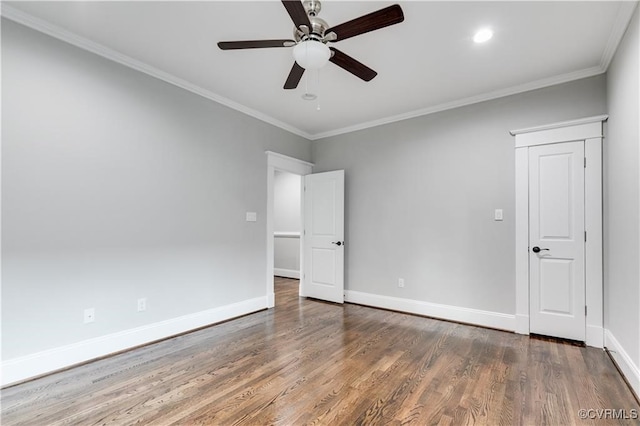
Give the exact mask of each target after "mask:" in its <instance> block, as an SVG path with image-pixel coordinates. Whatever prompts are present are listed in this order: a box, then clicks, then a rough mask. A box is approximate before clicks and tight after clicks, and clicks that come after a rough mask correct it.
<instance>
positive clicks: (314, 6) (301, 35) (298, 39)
mask: <svg viewBox="0 0 640 426" xmlns="http://www.w3.org/2000/svg"><path fill="white" fill-rule="evenodd" d="M282 4H283V5H284V7H285V9H287V12H288V13H289V16H290V17H291V20H292V21H293V23H294V25H295V28H294V30H293V36H294V39H293V40H290V39H284V40H244V41H221V42H219V43H218V47H219V48H220V49H222V50H235V49H259V48H266V47H293V57H294V59H295V62H294V63H293V68H291V71H290V72H289V76H288V77H287V80H286V82H285V83H284V88H285V89H295V88H296V87H298V83H299V82H300V79H301V78H302V75H303V74H304V71H305V69H317V68H321V67H322V66H324V65H325V64H326V63H327V62H328V61H330V62H333V63H334V64H336V65H337V66H339V67H340V68H343V69H344V70H346V71H348V72H350V73H351V74H353V75H355V76H356V77H359V78H361V79H362V80H364V81H370V80H371V79H373V78H374V77H375V76H376V75H377V74H378V73H377V72H375V71H374V70H372V69H371V68H369V67H367V66H366V65H364V64H363V63H361V62H359V61H357V60H355V59H354V58H352V57H351V56H349V55H347V54H346V53H343V52H341V51H340V50H338V49H336V48H335V47H329V46H328V45H327V44H328V43H331V42H337V41H341V40H345V39H347V38H351V37H355V36H357V35H360V34H364V33H367V32H369V31H374V30H378V29H380V28H384V27H388V26H389V25H394V24H398V23H400V22H402V21H404V15H403V13H402V9H401V8H400V6H399V5H397V4H394V5H392V6H388V7H385V8H383V9H380V10H378V11H375V12H372V13H369V14H367V15H363V16H361V17H359V18H356V19H352V20H351V21H348V22H345V23H342V24H340V25H336V26H333V27H330V26H329V25H328V24H327V22H326V21H324V20H323V19H321V18H318V13H319V12H320V9H321V5H320V1H319V0H305V1H304V2H302V1H300V0H282Z"/></svg>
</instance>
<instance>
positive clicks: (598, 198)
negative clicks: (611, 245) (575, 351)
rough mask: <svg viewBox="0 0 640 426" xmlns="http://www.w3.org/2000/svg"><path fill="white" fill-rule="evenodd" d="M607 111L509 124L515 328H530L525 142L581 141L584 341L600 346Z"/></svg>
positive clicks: (524, 330)
mask: <svg viewBox="0 0 640 426" xmlns="http://www.w3.org/2000/svg"><path fill="white" fill-rule="evenodd" d="M607 118H608V116H607V115H600V116H596V117H588V118H583V119H579V120H572V121H565V122H561V123H555V124H549V125H545V126H538V127H531V128H526V129H520V130H512V131H511V132H510V133H511V135H512V136H515V163H516V176H515V186H516V217H515V219H516V253H515V258H516V330H515V331H516V333H519V334H529V147H530V146H535V145H546V144H552V143H562V142H573V141H584V149H585V158H586V168H585V182H584V183H585V230H586V232H587V242H586V243H585V286H586V289H585V290H586V292H585V296H586V305H587V308H588V309H587V322H586V342H585V343H586V344H587V345H588V346H594V347H597V348H602V347H604V315H603V293H604V289H603V259H602V141H603V138H604V136H603V122H604V121H606V120H607Z"/></svg>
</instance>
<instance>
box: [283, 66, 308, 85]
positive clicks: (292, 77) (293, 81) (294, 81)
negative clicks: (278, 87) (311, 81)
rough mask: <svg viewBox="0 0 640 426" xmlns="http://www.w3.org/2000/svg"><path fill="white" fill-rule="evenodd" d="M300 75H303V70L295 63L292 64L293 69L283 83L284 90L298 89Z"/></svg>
mask: <svg viewBox="0 0 640 426" xmlns="http://www.w3.org/2000/svg"><path fill="white" fill-rule="evenodd" d="M302 74H304V68H302V67H301V66H300V65H298V63H297V62H294V63H293V67H292V68H291V71H290V72H289V77H287V81H285V82H284V88H285V89H295V88H296V87H298V83H300V79H301V78H302Z"/></svg>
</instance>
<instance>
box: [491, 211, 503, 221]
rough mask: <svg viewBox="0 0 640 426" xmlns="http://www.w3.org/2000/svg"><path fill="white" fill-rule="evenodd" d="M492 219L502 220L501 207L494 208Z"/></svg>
mask: <svg viewBox="0 0 640 426" xmlns="http://www.w3.org/2000/svg"><path fill="white" fill-rule="evenodd" d="M493 220H502V209H496V212H495V214H494V216H493Z"/></svg>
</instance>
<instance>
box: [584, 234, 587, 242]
mask: <svg viewBox="0 0 640 426" xmlns="http://www.w3.org/2000/svg"><path fill="white" fill-rule="evenodd" d="M584 242H585V243H586V242H587V231H584Z"/></svg>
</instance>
